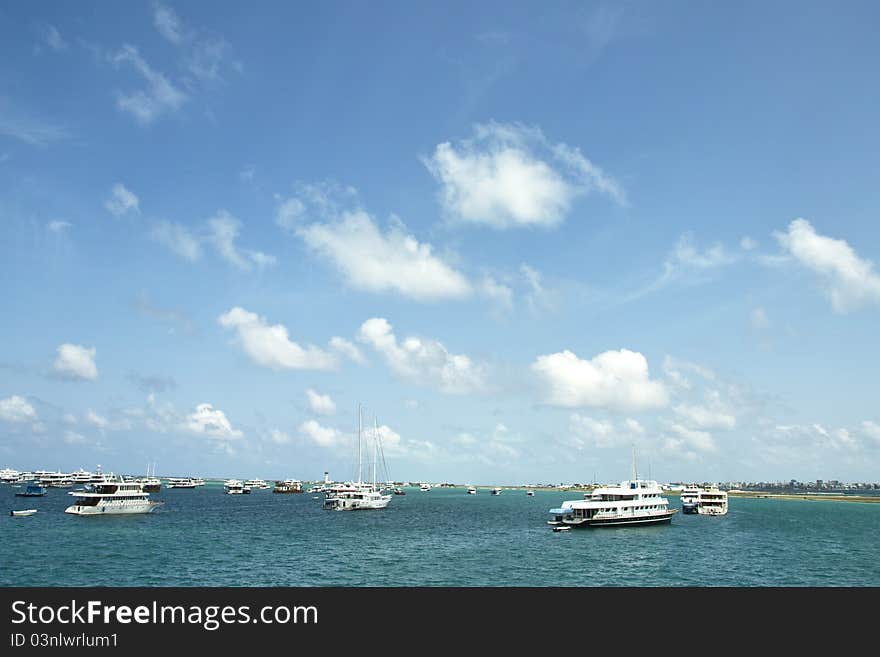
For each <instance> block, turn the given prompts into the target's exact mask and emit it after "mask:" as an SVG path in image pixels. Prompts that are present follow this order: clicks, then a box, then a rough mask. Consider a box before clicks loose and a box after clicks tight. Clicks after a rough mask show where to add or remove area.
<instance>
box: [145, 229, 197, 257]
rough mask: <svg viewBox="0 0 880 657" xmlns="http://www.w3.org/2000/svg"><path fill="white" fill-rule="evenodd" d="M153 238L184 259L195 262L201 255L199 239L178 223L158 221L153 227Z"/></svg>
mask: <svg viewBox="0 0 880 657" xmlns="http://www.w3.org/2000/svg"><path fill="white" fill-rule="evenodd" d="M153 238H154V239H155V240H156V241H157V242H159V243H160V244H163V245H165V246H167V247H168V248H169V249H171V250H172V251H173V252H174V253H176V254H177V255H179V256H180V257H181V258H183V259H184V260H189V261H190V262H195V261H196V260H198V259H199V258H201V257H202V244H201V241H200V240H199V238H198V237H196V236H195V235H193V234H192V233H191V232H190V231H189V229H188V228H186V227H185V226H181V225H180V224H175V223H171V222H168V221H160V222H159V223H158V224H156V227H155V228H154V229H153Z"/></svg>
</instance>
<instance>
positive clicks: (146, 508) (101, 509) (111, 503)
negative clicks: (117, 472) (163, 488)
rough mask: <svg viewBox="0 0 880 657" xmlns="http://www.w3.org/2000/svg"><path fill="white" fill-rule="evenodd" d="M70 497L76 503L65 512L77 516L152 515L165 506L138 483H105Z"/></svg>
mask: <svg viewBox="0 0 880 657" xmlns="http://www.w3.org/2000/svg"><path fill="white" fill-rule="evenodd" d="M68 495H72V496H73V497H74V503H73V504H72V505H71V506H69V507H67V508H66V509H65V510H64V512H65V513H70V514H73V515H77V516H94V515H121V514H132V513H151V512H153V511H155V509H156V507H158V506H160V505H161V504H163V503H162V502H156V501H154V500H151V499H150V494H149V493H147V492H145V491H144V487H143V485H142V484H141V483H139V482H136V481H121V480H118V481H114V482H104V483H100V484H95V485H94V487H93V488H92V489H90V490H77V491H71V492H70V493H68Z"/></svg>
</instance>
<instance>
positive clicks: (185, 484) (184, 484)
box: [168, 477, 199, 488]
mask: <svg viewBox="0 0 880 657" xmlns="http://www.w3.org/2000/svg"><path fill="white" fill-rule="evenodd" d="M198 485H199V484H198V483H196V481H195V480H194V479H192V478H190V477H172V478H170V479H169V480H168V488H195V487H196V486H198Z"/></svg>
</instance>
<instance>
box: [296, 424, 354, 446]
mask: <svg viewBox="0 0 880 657" xmlns="http://www.w3.org/2000/svg"><path fill="white" fill-rule="evenodd" d="M299 431H300V433H301V434H303V435H304V436H305V437H307V438H308V439H309V440H311V441H312V442H313V443H315V444H316V445H319V446H320V447H333V446H335V445H336V444H338V443H339V441H340V440H341V439H342V437H343V436H342V433H341V432H340V431H338V430H337V429H333V428H332V427H323V426H321V425H320V424H319V423H318V422H317V421H315V420H306V421H305V422H303V423H302V424H301V425H300V426H299Z"/></svg>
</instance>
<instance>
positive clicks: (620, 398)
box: [532, 349, 668, 410]
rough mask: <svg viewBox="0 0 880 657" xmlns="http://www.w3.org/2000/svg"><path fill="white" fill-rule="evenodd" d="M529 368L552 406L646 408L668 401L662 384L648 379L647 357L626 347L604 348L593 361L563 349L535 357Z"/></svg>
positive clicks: (661, 404) (664, 403) (655, 406)
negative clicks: (545, 389)
mask: <svg viewBox="0 0 880 657" xmlns="http://www.w3.org/2000/svg"><path fill="white" fill-rule="evenodd" d="M532 370H533V371H534V372H535V373H536V374H538V376H540V377H541V378H543V379H544V381H545V382H546V383H547V384H548V386H549V391H548V398H547V402H548V403H549V404H552V405H554V406H563V407H569V408H574V407H579V406H590V407H597V408H600V407H607V408H611V409H617V410H645V409H650V408H658V407H662V406H665V405H666V404H667V401H668V395H667V392H666V388H665V387H664V386H663V384H662V383H661V382H659V381H653V380H651V379H650V377H649V374H648V361H647V359H646V358H645V357H644V356H643V355H642V354H640V353H638V352H635V351H629V350H628V349H621V350H619V351H606V352H603V353H601V354H599V355H598V356H596V357H595V358H593V359H592V360H581V359H579V358H578V357H577V356H576V355H575V354H574V353H572V352H571V351H568V350H565V351H562V352H559V353H555V354H549V355H545V356H538V358H537V359H536V360H535V362H534V363H533V364H532Z"/></svg>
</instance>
